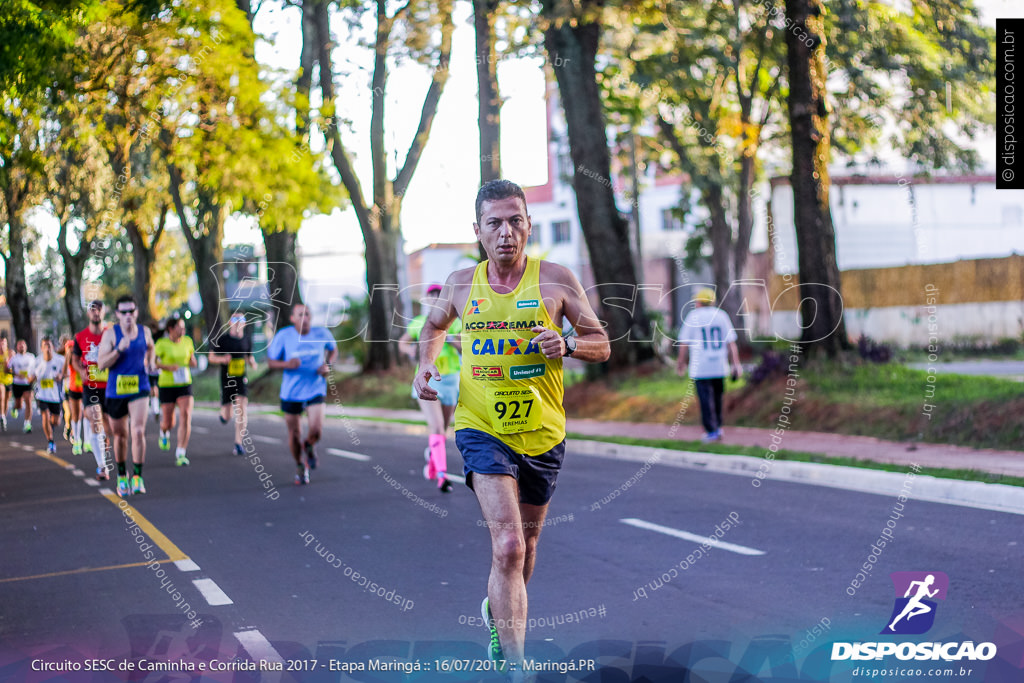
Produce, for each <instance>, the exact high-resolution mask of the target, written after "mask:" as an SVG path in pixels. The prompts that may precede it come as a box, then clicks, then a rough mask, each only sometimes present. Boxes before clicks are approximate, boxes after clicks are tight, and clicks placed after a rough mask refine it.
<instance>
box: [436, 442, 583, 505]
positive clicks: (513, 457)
mask: <svg viewBox="0 0 1024 683" xmlns="http://www.w3.org/2000/svg"><path fill="white" fill-rule="evenodd" d="M455 445H456V446H457V447H458V449H459V452H460V453H461V454H462V460H463V462H464V463H465V465H464V466H463V473H464V474H465V475H466V486H468V487H469V488H473V473H474V472H475V473H477V474H507V475H509V476H510V477H514V478H515V480H516V481H517V482H519V502H520V503H526V504H527V505H546V504H547V503H548V501H550V500H551V496H552V495H554V493H555V486H556V485H557V482H558V472H559V470H561V469H562V458H563V457H565V439H563V440H562V442H561V443H560V444H558V445H557V446H555V447H554V448H552V449H551V450H550V451H548V452H547V453H541V454H540V455H524V454H522V453H516V452H515V451H513V450H512V449H511V448H509V447H508V446H507V445H505V443H504V442H503V441H501V440H500V439H498V438H497V437H494V436H491V435H490V434H488V433H486V432H481V431H480V430H478V429H460V430H458V431H456V432H455Z"/></svg>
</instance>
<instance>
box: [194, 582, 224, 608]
mask: <svg viewBox="0 0 1024 683" xmlns="http://www.w3.org/2000/svg"><path fill="white" fill-rule="evenodd" d="M192 584H193V585H194V586H195V587H196V588H198V589H199V592H200V593H202V594H203V597H204V598H206V602H208V603H209V604H211V605H233V604H234V601H233V600H232V599H231V598H229V597H228V596H227V593H225V592H224V591H222V590H221V589H220V586H218V585H217V584H216V583H214V582H213V579H195V580H194V581H192Z"/></svg>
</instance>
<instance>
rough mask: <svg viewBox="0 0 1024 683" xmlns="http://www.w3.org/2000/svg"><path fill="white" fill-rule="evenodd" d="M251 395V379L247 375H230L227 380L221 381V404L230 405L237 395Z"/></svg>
mask: <svg viewBox="0 0 1024 683" xmlns="http://www.w3.org/2000/svg"><path fill="white" fill-rule="evenodd" d="M248 395H249V381H248V378H247V377H245V376H242V377H228V378H227V381H225V382H221V385H220V404H221V405H222V406H226V405H230V404H231V403H232V402H233V401H234V398H235V396H248Z"/></svg>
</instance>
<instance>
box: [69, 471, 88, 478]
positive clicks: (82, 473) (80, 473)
mask: <svg viewBox="0 0 1024 683" xmlns="http://www.w3.org/2000/svg"><path fill="white" fill-rule="evenodd" d="M71 474H73V475H75V476H76V477H84V476H85V472H83V471H82V470H71Z"/></svg>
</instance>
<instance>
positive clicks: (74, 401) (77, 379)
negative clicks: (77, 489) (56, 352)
mask: <svg viewBox="0 0 1024 683" xmlns="http://www.w3.org/2000/svg"><path fill="white" fill-rule="evenodd" d="M61 340H62V342H63V343H62V345H61V348H63V349H64V377H65V378H66V379H65V382H66V383H67V392H65V396H64V401H65V403H67V418H66V419H67V421H68V425H69V427H70V438H69V441H71V453H72V455H81V454H82V427H83V422H84V420H83V419H82V376H81V375H80V374H78V371H77V370H76V369H75V363H74V360H73V359H74V357H75V340H74V339H69V338H67V337H66V336H65V337H61ZM65 431H67V430H65Z"/></svg>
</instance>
